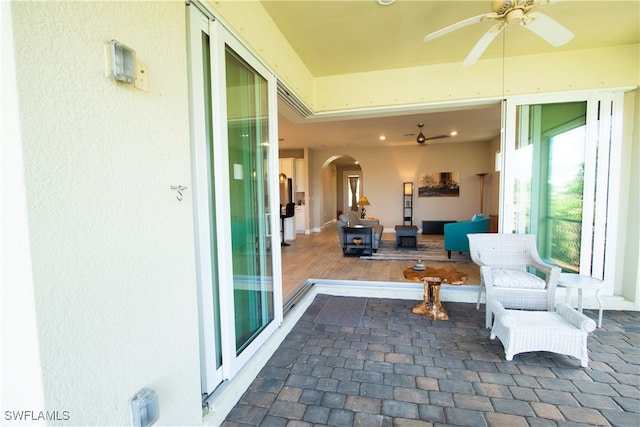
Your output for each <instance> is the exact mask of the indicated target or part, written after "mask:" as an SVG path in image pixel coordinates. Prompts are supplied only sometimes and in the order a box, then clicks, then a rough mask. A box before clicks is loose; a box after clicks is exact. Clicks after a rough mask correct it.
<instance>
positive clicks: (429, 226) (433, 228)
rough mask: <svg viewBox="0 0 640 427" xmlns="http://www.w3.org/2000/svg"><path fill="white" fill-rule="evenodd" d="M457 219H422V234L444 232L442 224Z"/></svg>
mask: <svg viewBox="0 0 640 427" xmlns="http://www.w3.org/2000/svg"><path fill="white" fill-rule="evenodd" d="M451 222H457V221H433V220H429V221H422V234H444V225H445V224H449V223H451Z"/></svg>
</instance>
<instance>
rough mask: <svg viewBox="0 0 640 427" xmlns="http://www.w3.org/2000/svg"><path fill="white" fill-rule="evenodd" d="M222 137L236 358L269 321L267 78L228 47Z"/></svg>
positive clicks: (270, 291) (271, 295)
mask: <svg viewBox="0 0 640 427" xmlns="http://www.w3.org/2000/svg"><path fill="white" fill-rule="evenodd" d="M225 63H226V90H227V133H228V153H229V154H228V155H229V175H230V176H229V190H230V200H229V204H230V210H231V244H232V254H231V259H232V268H233V301H234V319H235V341H236V342H235V344H236V355H238V354H240V353H241V352H242V351H243V350H244V349H245V348H246V347H247V345H249V344H250V343H251V342H252V341H253V340H254V338H255V337H256V336H258V335H259V334H260V332H261V331H262V330H263V329H264V328H265V327H266V326H267V325H268V324H269V323H270V322H271V321H272V320H273V319H274V302H273V272H272V268H271V266H272V245H271V236H270V224H269V223H268V221H267V218H268V213H269V206H270V198H269V191H268V172H269V168H268V165H269V161H268V149H267V147H268V144H267V141H268V111H269V108H268V107H269V106H268V90H267V89H268V87H267V80H266V79H265V78H263V77H262V76H261V75H260V74H259V73H257V72H256V71H255V70H254V69H253V68H252V67H251V66H249V65H248V64H247V63H246V62H245V61H244V60H242V59H241V58H240V57H239V56H238V55H236V54H235V53H234V52H233V51H232V50H231V49H230V48H228V47H227V49H226V52H225Z"/></svg>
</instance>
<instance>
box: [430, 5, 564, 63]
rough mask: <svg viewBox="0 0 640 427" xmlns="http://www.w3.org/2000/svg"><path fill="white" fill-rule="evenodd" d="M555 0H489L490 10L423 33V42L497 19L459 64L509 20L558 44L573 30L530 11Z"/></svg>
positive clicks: (475, 54)
mask: <svg viewBox="0 0 640 427" xmlns="http://www.w3.org/2000/svg"><path fill="white" fill-rule="evenodd" d="M558 1H560V0H493V1H492V2H491V12H489V13H485V14H482V15H477V16H473V17H471V18H467V19H464V20H462V21H460V22H456V23H455V24H452V25H449V26H448V27H445V28H442V29H440V30H438V31H435V32H433V33H431V34H429V35H427V36H426V37H425V38H424V41H425V42H428V41H430V40H433V39H435V38H438V37H441V36H443V35H445V34H448V33H450V32H452V31H455V30H458V29H460V28H464V27H467V26H469V25H473V24H476V23H478V22H483V21H489V20H494V21H497V23H496V24H495V25H494V26H493V27H491V28H490V29H489V31H487V32H486V33H485V34H484V35H483V36H482V37H481V38H480V40H478V42H477V43H476V45H475V46H474V47H473V49H471V52H469V55H467V57H466V58H465V60H464V62H463V63H462V66H463V67H467V66H469V65H472V64H474V63H475V62H476V61H477V60H478V58H480V56H481V55H482V54H483V53H484V51H485V50H486V49H487V47H489V45H490V44H491V42H492V41H493V39H495V38H496V36H497V35H498V34H500V32H501V31H502V30H503V29H504V27H506V26H507V25H508V24H511V23H516V22H519V23H520V25H522V26H523V27H525V28H526V29H528V30H530V31H532V32H533V33H535V34H536V35H538V36H539V37H541V38H542V39H543V40H545V41H546V42H548V43H549V44H551V45H553V46H555V47H558V46H562V45H563V44H565V43H567V42H569V40H571V39H572V38H573V33H572V32H571V31H569V30H568V29H567V28H565V27H564V26H562V25H561V24H559V23H558V22H557V21H555V20H553V19H552V18H549V17H548V16H547V15H543V14H542V13H540V12H537V11H536V12H534V10H535V9H536V8H538V7H542V6H546V5H549V4H553V3H556V2H558Z"/></svg>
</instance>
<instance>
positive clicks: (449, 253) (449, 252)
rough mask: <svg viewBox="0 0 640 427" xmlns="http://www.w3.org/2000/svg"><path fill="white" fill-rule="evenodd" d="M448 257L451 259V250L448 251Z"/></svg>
mask: <svg viewBox="0 0 640 427" xmlns="http://www.w3.org/2000/svg"><path fill="white" fill-rule="evenodd" d="M447 258H449V259H451V251H447Z"/></svg>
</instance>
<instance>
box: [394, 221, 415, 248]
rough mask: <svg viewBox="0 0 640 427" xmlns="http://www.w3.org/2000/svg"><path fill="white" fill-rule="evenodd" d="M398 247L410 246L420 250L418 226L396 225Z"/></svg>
mask: <svg viewBox="0 0 640 427" xmlns="http://www.w3.org/2000/svg"><path fill="white" fill-rule="evenodd" d="M395 230H396V249H400V248H410V249H413V250H414V251H417V250H418V227H417V226H415V225H396V228H395Z"/></svg>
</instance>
